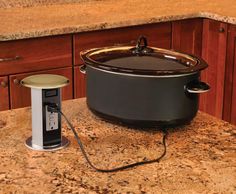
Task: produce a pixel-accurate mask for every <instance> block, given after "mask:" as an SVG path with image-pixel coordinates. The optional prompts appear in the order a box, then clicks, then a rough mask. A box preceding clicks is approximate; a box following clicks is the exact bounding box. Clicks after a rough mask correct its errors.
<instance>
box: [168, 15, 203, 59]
mask: <svg viewBox="0 0 236 194" xmlns="http://www.w3.org/2000/svg"><path fill="white" fill-rule="evenodd" d="M172 49H174V50H176V51H180V52H185V53H189V54H194V55H197V56H201V51H202V19H187V20H180V21H174V22H172Z"/></svg>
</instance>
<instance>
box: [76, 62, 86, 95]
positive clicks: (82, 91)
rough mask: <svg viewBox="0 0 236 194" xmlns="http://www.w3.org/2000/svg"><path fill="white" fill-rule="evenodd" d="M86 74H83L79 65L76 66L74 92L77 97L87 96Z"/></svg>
mask: <svg viewBox="0 0 236 194" xmlns="http://www.w3.org/2000/svg"><path fill="white" fill-rule="evenodd" d="M85 76H86V75H85V74H82V73H81V72H80V70H79V67H78V66H77V67H75V68H74V93H75V98H82V97H85V96H86V79H85Z"/></svg>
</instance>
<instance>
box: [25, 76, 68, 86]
mask: <svg viewBox="0 0 236 194" xmlns="http://www.w3.org/2000/svg"><path fill="white" fill-rule="evenodd" d="M69 83H70V81H69V79H68V78H66V77H64V76H61V75H55V74H38V75H32V76H29V77H26V78H24V79H23V80H21V85H23V86H25V87H28V88H36V89H53V88H61V87H64V86H67V85H68V84H69Z"/></svg>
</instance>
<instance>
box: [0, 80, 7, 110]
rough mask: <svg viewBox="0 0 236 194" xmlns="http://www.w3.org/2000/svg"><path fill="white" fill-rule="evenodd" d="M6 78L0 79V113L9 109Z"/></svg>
mask: <svg viewBox="0 0 236 194" xmlns="http://www.w3.org/2000/svg"><path fill="white" fill-rule="evenodd" d="M8 88H9V87H8V77H7V76H4V77H0V111H2V110H7V109H9V92H8Z"/></svg>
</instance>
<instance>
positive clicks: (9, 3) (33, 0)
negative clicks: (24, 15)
mask: <svg viewBox="0 0 236 194" xmlns="http://www.w3.org/2000/svg"><path fill="white" fill-rule="evenodd" d="M84 1H99V0H0V8H11V7H35V6H40V5H55V4H67V3H80V2H84Z"/></svg>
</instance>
